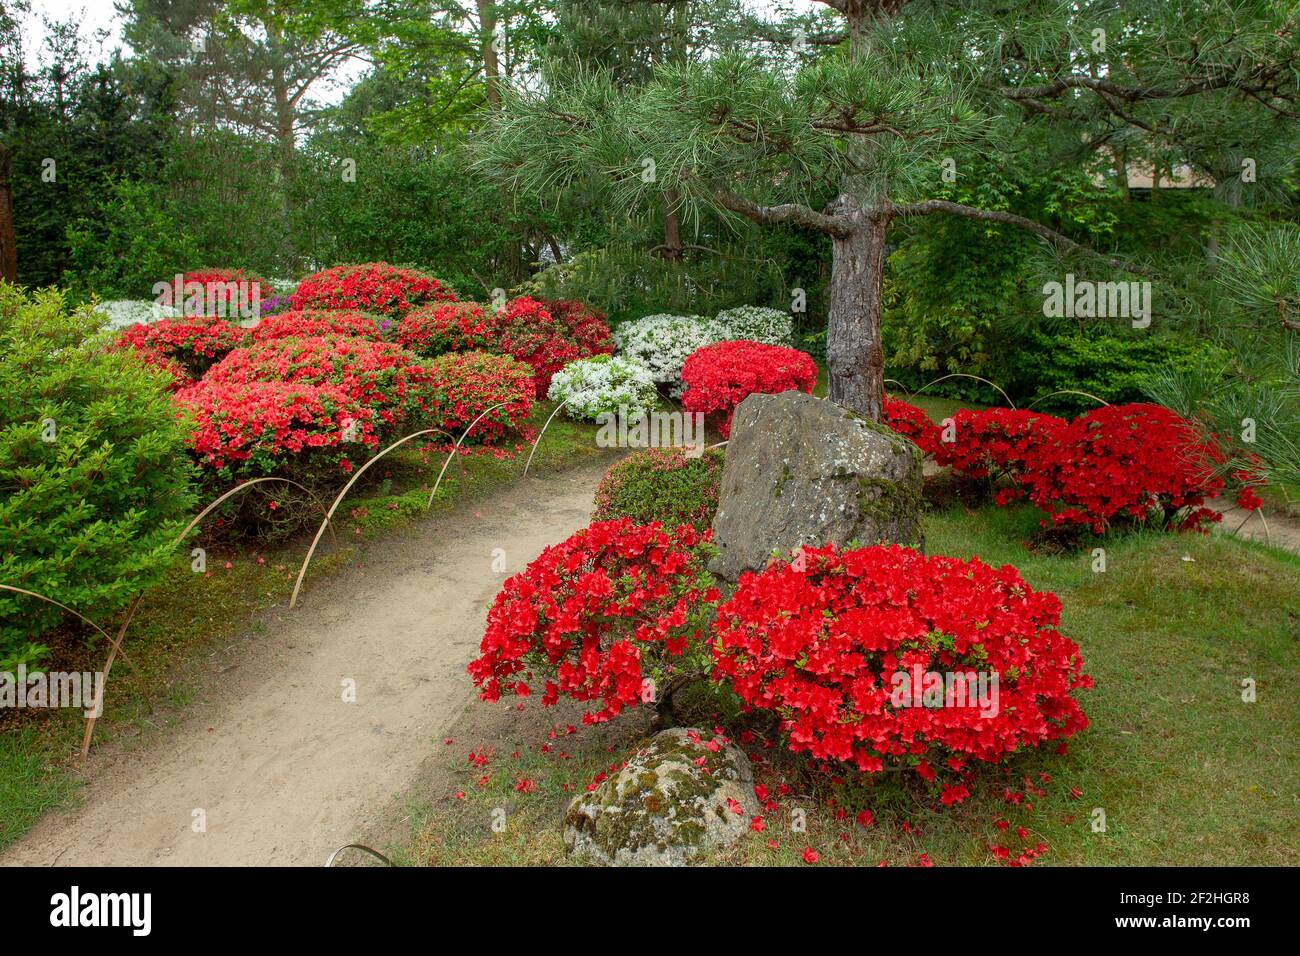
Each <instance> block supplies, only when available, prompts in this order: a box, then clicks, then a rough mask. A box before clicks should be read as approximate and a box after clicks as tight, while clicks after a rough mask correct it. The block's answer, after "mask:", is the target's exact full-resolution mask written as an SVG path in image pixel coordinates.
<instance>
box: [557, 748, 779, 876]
mask: <svg viewBox="0 0 1300 956" xmlns="http://www.w3.org/2000/svg"><path fill="white" fill-rule="evenodd" d="M701 758H703V763H702V764H697V761H699V760H701ZM758 812H759V806H758V801H757V800H756V799H755V797H754V774H753V770H752V769H751V767H750V765H749V758H748V757H746V756H745V754H744V751H742V750H741V749H740V748H739V747H737V746H735V745H734V744H731V743H723V742H722V740H721V739H715V738H714V735H713V734H711V733H709V732H707V731H702V730H691V729H689V728H685V727H674V728H672V729H670V730H665V731H662V732H660V733H658V734H656V735H655V736H654V737H652V738H651V739H650V740H649V741H648V742H647V743H645V744H644V745H643V746H642V747H641V748H640V749H639V750H638V751H637V752H636V754H635V755H634V756H633V757H632V758H631V759H630V760H628V762H627V766H626V767H624V768H623V769H622V770H621V771H619V773H618V774H617V775H616V776H612V777H610V778H608V779H607V780H604V781H603V782H602V783H601V784H600V785H599V786H598V787H596V789H595V790H592V791H590V792H588V793H584V794H582V795H581V796H579V797H577V798H575V799H574V801H573V802H572V803H571V804H569V809H568V811H567V812H566V813H565V815H564V846H565V849H566V850H567V851H568V852H569V853H570V854H571V855H574V856H576V857H578V858H580V859H582V860H585V861H587V862H590V863H599V864H602V865H605V866H684V865H685V864H686V863H688V862H690V860H691V859H693V858H694V857H695V856H697V855H698V854H699V853H701V852H702V851H704V850H709V849H720V848H724V847H728V846H731V845H732V844H733V843H735V842H736V840H738V839H740V837H741V836H742V835H743V834H744V833H745V831H746V830H748V829H749V824H750V821H752V820H753V818H754V817H755V816H757V815H758Z"/></svg>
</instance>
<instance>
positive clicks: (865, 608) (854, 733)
mask: <svg viewBox="0 0 1300 956" xmlns="http://www.w3.org/2000/svg"><path fill="white" fill-rule="evenodd" d="M1060 612H1061V602H1060V601H1059V600H1058V599H1057V598H1056V596H1055V595H1053V594H1050V593H1045V592H1044V593H1039V592H1035V591H1034V590H1033V589H1032V588H1030V587H1029V585H1027V584H1026V583H1025V581H1024V579H1022V578H1021V576H1020V574H1019V572H1018V571H1016V569H1015V568H1013V567H1011V566H1010V565H1007V566H1005V567H1002V568H998V569H995V568H991V567H989V566H988V565H986V564H983V563H982V562H981V561H979V560H978V559H972V560H970V561H961V560H959V559H957V558H948V557H939V556H934V557H926V556H925V555H922V554H920V553H918V552H916V551H914V550H912V549H910V548H903V547H900V546H897V545H892V546H888V547H880V546H878V547H870V548H858V549H854V550H844V551H840V550H838V549H836V548H835V547H834V546H833V545H827V546H825V547H822V548H804V549H803V551H802V552H801V553H800V554H799V556H798V557H796V559H795V560H794V561H793V562H789V561H776V562H773V563H772V564H770V565H769V566H768V567H767V568H766V569H764V570H763V571H761V572H759V573H757V574H755V573H752V572H747V573H745V574H743V575H742V576H741V578H740V581H739V585H738V587H737V589H736V592H735V594H734V595H733V596H732V597H731V599H730V600H728V601H727V602H725V603H724V604H722V605H721V607H719V608H718V615H717V619H716V621H715V623H714V627H713V635H714V638H715V642H714V644H713V653H714V657H715V660H716V669H715V672H714V678H715V679H716V680H724V681H727V682H728V683H730V684H731V686H732V688H733V689H734V690H735V692H736V693H737V694H738V695H739V696H740V698H741V700H742V701H744V703H745V704H746V705H747V706H748V707H751V708H755V709H759V710H771V711H775V712H776V713H778V714H779V715H780V717H781V720H782V726H783V728H784V729H785V731H786V732H787V733H788V736H789V746H790V749H791V750H792V751H794V752H796V753H807V754H809V755H810V756H811V757H813V758H814V759H816V760H819V761H824V762H826V763H827V764H828V765H831V764H836V763H838V764H845V765H848V766H851V767H854V768H856V769H857V770H859V771H861V772H863V773H866V774H872V773H876V772H878V771H880V770H883V769H885V767H886V766H903V767H906V766H914V767H915V768H916V770H917V771H918V772H919V773H920V774H921V775H922V776H924V777H926V778H927V779H929V778H930V777H932V776H933V772H934V768H933V766H932V765H933V764H935V763H940V762H941V763H943V764H945V765H946V766H947V767H948V768H949V769H952V770H955V771H960V770H962V769H963V768H964V767H965V765H966V762H967V761H971V760H978V761H985V762H989V763H996V762H998V761H1000V760H1001V759H1002V758H1003V757H1005V756H1008V755H1010V754H1012V753H1015V752H1017V751H1021V750H1024V749H1027V748H1031V747H1036V746H1038V745H1039V744H1042V743H1045V742H1047V741H1050V740H1056V739H1060V738H1068V737H1071V736H1073V735H1074V734H1076V733H1078V732H1079V731H1080V730H1082V729H1083V728H1085V727H1086V726H1087V725H1088V720H1087V718H1086V717H1085V716H1084V713H1083V710H1082V709H1081V708H1080V706H1079V703H1078V701H1077V700H1076V699H1075V696H1074V691H1076V690H1079V689H1082V688H1087V687H1090V686H1091V685H1092V682H1091V679H1090V678H1089V677H1088V676H1087V675H1085V674H1083V673H1082V666H1083V664H1082V660H1081V658H1080V655H1079V648H1078V647H1077V646H1076V645H1075V644H1074V642H1073V641H1071V640H1069V639H1068V638H1066V637H1064V636H1062V635H1061V634H1060V633H1059V632H1058V631H1057V630H1056V627H1057V625H1058V623H1059V621H1060ZM966 672H975V673H976V674H985V675H988V679H989V681H990V683H989V685H988V686H989V687H990V688H991V687H992V686H993V685H992V683H991V681H992V676H993V675H996V677H997V684H996V687H997V697H996V698H993V696H992V694H991V693H990V694H989V695H988V697H987V699H986V700H984V701H981V702H980V703H981V704H985V705H988V704H993V703H994V702H995V706H969V705H968V704H969V702H968V701H967V700H964V699H963V698H960V697H957V696H955V695H946V694H941V695H940V696H939V697H937V698H933V699H928V700H927V699H925V698H924V697H923V698H922V699H920V700H918V699H917V697H916V696H914V695H915V694H921V693H922V691H923V689H924V688H925V687H926V686H927V683H928V682H927V680H926V678H925V676H924V675H927V674H931V673H938V674H941V675H950V674H952V675H959V674H964V673H966ZM899 675H906V678H903V677H900V676H899ZM953 686H954V687H960V686H961V685H960V684H958V683H956V682H954V683H953ZM967 686H969V685H967ZM990 711H991V713H990ZM986 714H987V715H986Z"/></svg>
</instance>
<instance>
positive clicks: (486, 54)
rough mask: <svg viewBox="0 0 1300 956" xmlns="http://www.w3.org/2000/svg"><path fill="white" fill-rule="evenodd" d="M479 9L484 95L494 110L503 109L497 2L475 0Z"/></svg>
mask: <svg viewBox="0 0 1300 956" xmlns="http://www.w3.org/2000/svg"><path fill="white" fill-rule="evenodd" d="M475 5H476V6H477V8H478V30H479V41H480V44H481V48H482V54H483V94H484V96H486V97H487V101H488V106H489V107H491V108H492V109H494V110H495V109H500V107H501V61H500V60H499V59H498V57H497V48H496V47H495V46H494V45H493V44H495V43H496V32H497V5H496V0H475Z"/></svg>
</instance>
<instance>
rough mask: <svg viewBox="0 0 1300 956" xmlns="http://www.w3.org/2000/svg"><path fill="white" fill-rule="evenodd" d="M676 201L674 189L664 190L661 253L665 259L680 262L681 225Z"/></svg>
mask: <svg viewBox="0 0 1300 956" xmlns="http://www.w3.org/2000/svg"><path fill="white" fill-rule="evenodd" d="M677 201H678V197H677V193H676V191H674V190H671V189H669V190H665V191H664V244H663V254H664V258H665V259H671V260H672V261H674V262H680V261H681V259H682V225H681V221H680V220H679V219H678V218H677Z"/></svg>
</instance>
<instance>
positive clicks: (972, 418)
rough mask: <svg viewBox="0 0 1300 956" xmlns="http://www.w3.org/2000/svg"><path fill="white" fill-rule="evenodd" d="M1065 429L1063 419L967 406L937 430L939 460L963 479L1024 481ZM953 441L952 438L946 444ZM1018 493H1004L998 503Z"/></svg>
mask: <svg viewBox="0 0 1300 956" xmlns="http://www.w3.org/2000/svg"><path fill="white" fill-rule="evenodd" d="M1065 426H1066V422H1065V420H1064V419H1061V418H1057V417H1056V416H1055V415H1047V414H1044V413H1042V412H1030V411H1021V410H1019V409H1013V408H985V409H980V410H971V409H966V408H963V409H961V410H960V411H958V412H956V413H954V414H953V415H952V417H951V418H950V419H949V420H948V421H946V422H945V423H944V427H943V428H940V429H938V434H939V441H938V442H937V445H936V449H935V455H934V458H935V461H936V462H938V463H939V464H941V465H947V466H949V467H951V468H952V471H953V474H954V475H956V476H958V477H959V478H967V479H974V480H988V481H990V482H992V481H996V480H997V479H998V478H1003V477H1005V478H1010V479H1011V480H1012V481H1014V482H1017V483H1019V482H1021V481H1023V479H1024V477H1025V474H1026V471H1027V469H1028V467H1029V463H1030V462H1031V460H1033V459H1034V458H1035V456H1036V455H1037V454H1038V452H1039V450H1040V449H1041V448H1042V447H1043V446H1044V445H1045V444H1047V443H1048V442H1050V441H1052V440H1053V439H1054V438H1055V437H1056V435H1057V434H1058V433H1059V431H1060V430H1061V429H1062V428H1064V427H1065ZM948 438H951V439H952V440H951V441H949V440H947V439H948ZM1019 494H1020V492H1019V490H1018V489H1014V488H1008V489H1003V490H1002V491H1000V492H999V493H998V501H999V503H1005V502H1006V501H1009V500H1010V499H1011V498H1013V497H1018V496H1019Z"/></svg>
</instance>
